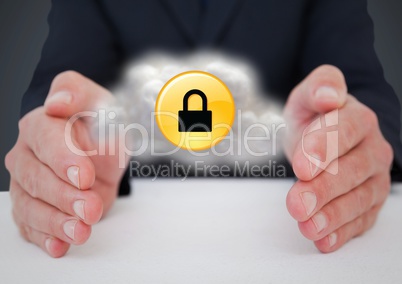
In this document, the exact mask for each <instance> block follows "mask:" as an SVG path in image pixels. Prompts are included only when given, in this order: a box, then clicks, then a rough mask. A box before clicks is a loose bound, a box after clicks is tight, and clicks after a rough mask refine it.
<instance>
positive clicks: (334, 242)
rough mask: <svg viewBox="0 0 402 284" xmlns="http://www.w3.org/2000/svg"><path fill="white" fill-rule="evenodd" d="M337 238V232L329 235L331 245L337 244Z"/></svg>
mask: <svg viewBox="0 0 402 284" xmlns="http://www.w3.org/2000/svg"><path fill="white" fill-rule="evenodd" d="M337 238H338V236H337V235H336V233H332V234H330V235H329V236H328V240H329V247H333V246H334V245H335V244H336V240H337Z"/></svg>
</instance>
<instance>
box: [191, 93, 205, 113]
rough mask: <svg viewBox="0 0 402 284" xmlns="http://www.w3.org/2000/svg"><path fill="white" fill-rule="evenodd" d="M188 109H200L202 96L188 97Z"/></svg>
mask: <svg viewBox="0 0 402 284" xmlns="http://www.w3.org/2000/svg"><path fill="white" fill-rule="evenodd" d="M188 110H202V98H201V97H200V96H197V95H192V96H190V98H189V99H188Z"/></svg>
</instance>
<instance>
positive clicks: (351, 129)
mask: <svg viewBox="0 0 402 284" xmlns="http://www.w3.org/2000/svg"><path fill="white" fill-rule="evenodd" d="M342 129H343V131H340V132H339V133H340V135H342V136H341V137H340V138H341V139H342V143H343V144H344V145H345V148H346V149H348V150H349V149H351V148H352V147H353V146H354V145H353V144H354V141H353V137H354V136H355V135H356V128H355V126H354V125H353V123H351V122H350V121H345V122H344V123H343V125H342Z"/></svg>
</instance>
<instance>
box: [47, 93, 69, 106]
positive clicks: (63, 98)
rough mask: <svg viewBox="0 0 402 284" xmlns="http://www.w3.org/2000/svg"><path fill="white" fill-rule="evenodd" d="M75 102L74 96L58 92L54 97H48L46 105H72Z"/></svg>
mask: <svg viewBox="0 0 402 284" xmlns="http://www.w3.org/2000/svg"><path fill="white" fill-rule="evenodd" d="M72 100H73V96H72V95H71V93H69V92H66V91H61V92H57V93H55V94H54V95H52V96H50V97H48V98H47V99H46V102H45V103H46V104H49V103H63V104H70V103H71V101H72Z"/></svg>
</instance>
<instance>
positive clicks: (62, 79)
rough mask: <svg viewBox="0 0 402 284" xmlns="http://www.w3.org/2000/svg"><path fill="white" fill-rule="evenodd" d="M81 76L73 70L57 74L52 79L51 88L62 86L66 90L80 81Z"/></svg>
mask: <svg viewBox="0 0 402 284" xmlns="http://www.w3.org/2000/svg"><path fill="white" fill-rule="evenodd" d="M82 78H83V76H82V75H81V74H80V73H78V72H76V71H73V70H67V71H63V72H61V73H59V74H58V75H56V77H54V79H53V82H52V87H54V86H60V87H61V86H62V87H63V88H68V87H69V86H70V85H71V84H74V83H76V82H77V81H80V80H82Z"/></svg>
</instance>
